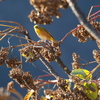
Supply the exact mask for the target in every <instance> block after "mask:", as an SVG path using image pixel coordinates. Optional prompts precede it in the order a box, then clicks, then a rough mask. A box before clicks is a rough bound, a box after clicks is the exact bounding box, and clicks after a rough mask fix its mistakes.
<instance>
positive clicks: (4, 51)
mask: <svg viewBox="0 0 100 100" xmlns="http://www.w3.org/2000/svg"><path fill="white" fill-rule="evenodd" d="M8 54H9V49H8V48H1V50H0V66H2V65H3V64H4V61H5V59H7V57H8Z"/></svg>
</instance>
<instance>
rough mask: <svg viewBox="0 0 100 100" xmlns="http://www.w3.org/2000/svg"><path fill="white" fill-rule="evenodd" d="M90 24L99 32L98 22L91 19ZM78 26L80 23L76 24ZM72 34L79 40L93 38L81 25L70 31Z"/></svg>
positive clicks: (99, 24)
mask: <svg viewBox="0 0 100 100" xmlns="http://www.w3.org/2000/svg"><path fill="white" fill-rule="evenodd" d="M90 24H91V25H92V26H93V27H94V28H95V29H96V30H97V31H98V33H100V22H94V21H91V22H90ZM79 26H80V25H78V27H79ZM72 35H73V36H74V37H77V38H78V41H79V42H86V41H87V40H88V38H90V39H91V40H95V39H94V38H93V37H92V36H91V35H90V33H89V32H87V30H86V29H85V28H84V27H83V26H82V27H80V28H78V29H77V30H76V31H74V32H72Z"/></svg>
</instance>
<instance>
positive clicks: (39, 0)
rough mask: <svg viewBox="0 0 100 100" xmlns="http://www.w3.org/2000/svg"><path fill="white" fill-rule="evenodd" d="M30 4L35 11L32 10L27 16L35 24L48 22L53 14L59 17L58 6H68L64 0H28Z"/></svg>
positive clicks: (63, 7)
mask: <svg viewBox="0 0 100 100" xmlns="http://www.w3.org/2000/svg"><path fill="white" fill-rule="evenodd" d="M30 4H31V5H32V6H33V7H34V8H35V10H36V11H34V10H32V11H31V13H30V15H29V16H28V17H29V19H30V21H31V22H34V23H35V24H50V23H51V22H52V21H53V19H52V17H53V16H56V17H57V18H59V17H61V13H60V12H59V8H62V9H66V8H68V3H67V1H66V0H30Z"/></svg>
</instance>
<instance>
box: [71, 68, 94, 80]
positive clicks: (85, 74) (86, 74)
mask: <svg viewBox="0 0 100 100" xmlns="http://www.w3.org/2000/svg"><path fill="white" fill-rule="evenodd" d="M71 75H75V76H77V77H78V78H80V79H86V80H90V79H92V74H91V72H90V71H88V70H86V69H75V70H72V72H71Z"/></svg>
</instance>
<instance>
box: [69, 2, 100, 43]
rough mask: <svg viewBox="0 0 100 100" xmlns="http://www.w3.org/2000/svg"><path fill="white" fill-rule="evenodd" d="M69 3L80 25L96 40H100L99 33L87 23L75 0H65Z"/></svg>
mask: <svg viewBox="0 0 100 100" xmlns="http://www.w3.org/2000/svg"><path fill="white" fill-rule="evenodd" d="M67 2H68V3H69V6H70V8H71V9H72V11H73V13H74V14H75V15H76V17H77V18H78V20H79V22H80V24H81V25H83V26H84V27H85V29H86V30H87V31H88V32H89V33H90V34H91V35H92V36H93V37H94V38H95V39H96V40H97V41H98V42H100V34H98V32H97V31H96V30H95V29H94V28H93V27H92V26H91V25H90V24H89V22H88V21H87V20H86V17H85V15H84V14H83V13H82V12H81V10H80V8H79V7H78V6H77V4H76V2H75V0H67Z"/></svg>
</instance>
